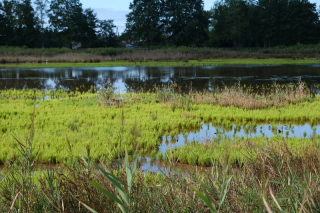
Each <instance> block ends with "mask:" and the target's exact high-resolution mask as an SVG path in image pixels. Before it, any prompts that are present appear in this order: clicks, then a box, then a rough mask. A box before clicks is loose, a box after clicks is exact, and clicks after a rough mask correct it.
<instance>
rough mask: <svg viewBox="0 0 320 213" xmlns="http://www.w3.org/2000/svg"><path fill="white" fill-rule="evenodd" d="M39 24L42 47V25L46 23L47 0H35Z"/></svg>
mask: <svg viewBox="0 0 320 213" xmlns="http://www.w3.org/2000/svg"><path fill="white" fill-rule="evenodd" d="M34 4H35V5H36V10H37V16H38V20H39V25H40V26H41V28H40V32H41V47H42V48H44V30H45V27H44V25H45V24H46V18H47V12H48V11H47V10H48V4H49V0H35V2H34Z"/></svg>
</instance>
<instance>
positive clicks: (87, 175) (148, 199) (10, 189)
mask: <svg viewBox="0 0 320 213" xmlns="http://www.w3.org/2000/svg"><path fill="white" fill-rule="evenodd" d="M32 133H33V131H32V128H31V131H29V135H32ZM275 143H278V148H276V147H274V146H273V144H272V143H271V144H269V145H268V146H267V147H266V148H265V149H259V150H257V154H258V156H259V157H258V158H257V159H256V160H255V161H252V162H250V163H245V164H243V165H239V166H235V167H233V166H230V165H229V163H228V162H229V159H228V156H226V157H225V159H222V160H219V161H217V162H216V163H215V165H214V166H213V167H211V168H205V169H204V170H201V168H197V169H196V168H194V169H193V171H192V172H186V171H182V172H181V171H179V170H174V171H173V170H171V171H170V170H168V171H165V173H163V174H162V173H158V174H154V173H151V172H149V173H147V174H143V173H141V172H140V171H139V170H136V169H135V166H134V165H133V166H130V164H129V161H128V160H127V159H128V155H126V161H125V163H122V161H121V160H119V161H118V164H117V165H115V166H112V165H111V166H102V167H100V166H99V167H100V169H99V170H97V169H96V167H95V163H94V162H93V160H92V158H91V157H90V155H89V154H88V153H86V152H84V153H83V154H82V156H81V159H75V158H73V155H72V154H71V153H69V157H70V159H72V160H70V161H69V162H67V163H66V164H65V165H64V166H62V167H60V166H59V167H56V168H49V169H44V170H41V171H37V170H36V168H35V167H34V166H33V165H34V164H33V163H34V159H35V158H36V157H37V153H36V150H35V149H33V148H34V147H33V140H32V137H30V138H29V139H28V140H26V141H20V140H17V144H20V145H22V146H23V145H27V147H25V148H24V149H21V147H20V148H19V150H20V151H21V154H20V155H19V156H17V159H14V160H13V161H12V162H11V163H10V164H7V165H6V167H5V168H4V169H3V170H2V172H1V173H0V189H1V190H0V211H1V212H88V210H87V209H89V210H90V211H91V212H120V211H122V212H209V211H211V212H263V211H265V210H267V211H268V212H273V211H279V212H299V211H305V212H317V211H318V210H319V208H320V206H319V203H320V200H319V198H320V197H319V193H320V192H319V184H320V176H319V169H320V168H319V165H320V164H319V162H320V154H319V151H318V150H314V149H312V150H311V149H308V150H305V152H303V153H302V155H301V156H299V157H296V156H294V155H292V153H291V152H290V150H288V149H286V145H285V143H284V142H279V141H275ZM70 154H71V155H70ZM30 156H34V157H30ZM138 168H139V167H138ZM171 169H174V164H172V165H171ZM90 183H91V184H90ZM81 203H82V204H83V205H81ZM124 203H125V204H124ZM79 204H80V205H79ZM119 204H121V205H119ZM117 207H119V208H117Z"/></svg>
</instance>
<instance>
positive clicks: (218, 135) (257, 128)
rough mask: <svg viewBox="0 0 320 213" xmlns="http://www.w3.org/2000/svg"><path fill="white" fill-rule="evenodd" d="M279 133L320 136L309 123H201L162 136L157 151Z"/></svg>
mask: <svg viewBox="0 0 320 213" xmlns="http://www.w3.org/2000/svg"><path fill="white" fill-rule="evenodd" d="M276 135H279V136H281V137H283V138H293V137H296V138H312V137H319V136H320V125H317V126H313V127H311V125H310V124H301V125H296V124H280V123H279V124H277V125H275V124H259V125H254V126H249V125H235V124H232V125H231V126H230V127H229V128H225V127H221V126H214V125H212V124H202V127H201V129H200V130H199V131H194V132H187V133H181V134H179V135H175V136H170V135H169V136H163V137H162V143H161V145H160V146H159V151H161V152H162V155H163V156H165V153H166V151H167V150H169V149H170V148H178V147H181V146H183V145H185V144H187V143H191V142H198V143H205V142H212V141H216V142H218V143H219V141H221V140H228V139H231V140H237V139H245V138H255V137H267V138H272V137H273V136H276Z"/></svg>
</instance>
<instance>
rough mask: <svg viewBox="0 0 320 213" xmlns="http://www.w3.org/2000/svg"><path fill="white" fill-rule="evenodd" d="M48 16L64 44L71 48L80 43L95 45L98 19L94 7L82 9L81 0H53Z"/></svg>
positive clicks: (86, 45)
mask: <svg viewBox="0 0 320 213" xmlns="http://www.w3.org/2000/svg"><path fill="white" fill-rule="evenodd" d="M48 16H49V22H50V24H51V26H52V28H53V29H54V31H56V32H57V33H58V34H59V35H60V39H61V42H62V43H63V44H64V45H66V46H68V47H70V48H72V46H73V44H78V43H81V44H82V45H83V46H84V47H89V46H94V42H95V41H96V34H95V28H96V26H97V21H98V20H97V18H96V14H95V13H94V12H93V10H92V9H86V10H83V9H82V4H81V3H80V1H79V0H52V1H51V3H50V9H49V15H48Z"/></svg>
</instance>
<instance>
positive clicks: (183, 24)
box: [164, 0, 209, 46]
mask: <svg viewBox="0 0 320 213" xmlns="http://www.w3.org/2000/svg"><path fill="white" fill-rule="evenodd" d="M164 13H165V32H166V35H167V36H168V39H169V41H170V43H171V44H174V45H176V46H182V45H184V46H202V45H203V44H204V43H205V42H206V40H207V38H208V26H209V17H208V16H207V13H205V11H204V8H203V0H166V7H165V10H164Z"/></svg>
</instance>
